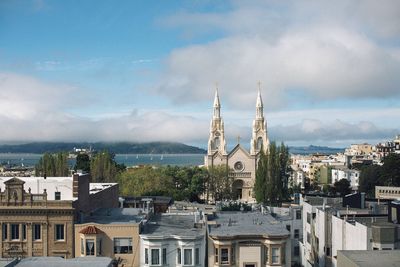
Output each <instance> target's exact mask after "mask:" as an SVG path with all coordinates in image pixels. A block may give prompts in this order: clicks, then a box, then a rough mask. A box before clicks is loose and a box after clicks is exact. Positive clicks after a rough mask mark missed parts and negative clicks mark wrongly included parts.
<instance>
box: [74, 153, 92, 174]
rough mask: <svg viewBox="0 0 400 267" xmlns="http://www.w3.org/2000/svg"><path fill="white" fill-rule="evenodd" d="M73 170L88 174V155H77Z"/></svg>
mask: <svg viewBox="0 0 400 267" xmlns="http://www.w3.org/2000/svg"><path fill="white" fill-rule="evenodd" d="M74 170H75V171H77V170H82V171H83V172H87V173H90V157H89V155H88V154H78V156H77V157H76V163H75V166H74Z"/></svg>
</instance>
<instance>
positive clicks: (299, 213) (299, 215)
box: [296, 210, 301, 220]
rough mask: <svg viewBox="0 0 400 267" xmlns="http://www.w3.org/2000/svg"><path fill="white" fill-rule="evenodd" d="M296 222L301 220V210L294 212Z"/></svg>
mask: <svg viewBox="0 0 400 267" xmlns="http://www.w3.org/2000/svg"><path fill="white" fill-rule="evenodd" d="M296 220H301V210H296Z"/></svg>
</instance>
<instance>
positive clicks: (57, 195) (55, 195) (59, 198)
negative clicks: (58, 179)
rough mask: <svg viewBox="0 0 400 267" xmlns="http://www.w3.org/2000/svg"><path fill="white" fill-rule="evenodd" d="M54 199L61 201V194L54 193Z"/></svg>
mask: <svg viewBox="0 0 400 267" xmlns="http://www.w3.org/2000/svg"><path fill="white" fill-rule="evenodd" d="M54 199H55V200H61V192H54Z"/></svg>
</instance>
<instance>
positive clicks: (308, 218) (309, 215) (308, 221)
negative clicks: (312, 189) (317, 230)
mask: <svg viewBox="0 0 400 267" xmlns="http://www.w3.org/2000/svg"><path fill="white" fill-rule="evenodd" d="M307 223H308V224H310V223H311V214H310V213H309V212H307Z"/></svg>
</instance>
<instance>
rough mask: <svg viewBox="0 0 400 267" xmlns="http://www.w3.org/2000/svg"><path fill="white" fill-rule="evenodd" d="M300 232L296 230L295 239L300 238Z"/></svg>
mask: <svg viewBox="0 0 400 267" xmlns="http://www.w3.org/2000/svg"><path fill="white" fill-rule="evenodd" d="M299 236H300V232H299V229H294V238H299Z"/></svg>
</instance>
